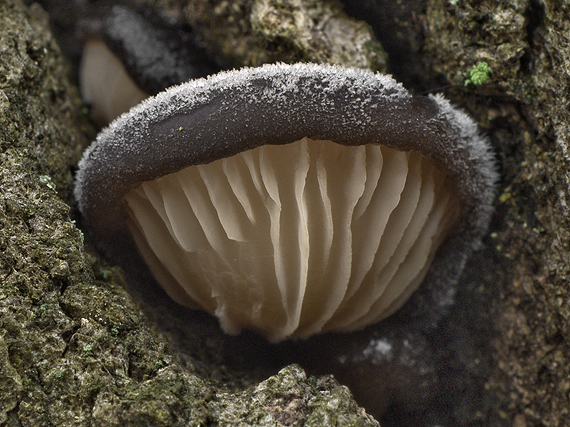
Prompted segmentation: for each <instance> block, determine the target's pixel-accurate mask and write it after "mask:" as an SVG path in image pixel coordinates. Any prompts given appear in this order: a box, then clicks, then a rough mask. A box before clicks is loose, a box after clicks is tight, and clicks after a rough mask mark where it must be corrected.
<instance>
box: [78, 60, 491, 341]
mask: <svg viewBox="0 0 570 427" xmlns="http://www.w3.org/2000/svg"><path fill="white" fill-rule="evenodd" d="M494 179H495V172H494V169H493V161H492V157H491V155H490V154H489V149H488V146H487V143H486V140H485V139H484V138H482V137H481V136H480V135H479V133H478V132H477V128H476V126H475V124H474V123H473V122H472V121H471V120H470V119H468V118H467V116H466V115H465V114H463V113H462V112H460V111H458V110H456V109H454V108H452V107H451V106H450V105H449V103H448V102H447V101H445V100H444V99H443V98H442V97H440V96H430V97H413V96H411V95H410V94H409V93H408V92H407V91H405V89H403V88H402V87H401V86H400V85H399V84H398V83H396V82H395V81H394V80H393V79H392V78H390V77H387V76H383V75H379V74H373V73H371V72H367V71H361V70H355V69H345V68H341V67H338V66H327V65H314V64H296V65H283V64H280V65H267V66H264V67H261V68H246V69H242V70H238V71H230V72H224V73H220V74H217V75H215V76H212V77H210V78H208V79H200V80H194V81H191V82H189V83H186V84H183V85H180V86H176V87H173V88H170V89H168V90H167V91H165V92H163V93H160V94H159V95H157V96H156V97H154V98H151V99H149V100H146V101H143V102H142V103H141V104H140V105H138V106H136V107H134V108H133V109H132V110H131V111H130V112H129V113H128V114H126V115H123V116H121V117H120V118H119V119H117V120H116V121H115V122H113V123H112V124H111V125H110V127H109V128H107V129H105V130H104V131H102V132H101V134H100V135H99V136H98V138H97V140H96V141H95V142H94V143H93V145H92V146H91V147H90V148H89V149H88V150H87V152H86V153H85V155H84V157H83V160H82V161H81V163H80V170H79V172H78V176H77V186H76V198H77V200H78V203H79V207H80V210H81V211H82V213H83V215H84V217H85V221H86V224H87V225H88V226H89V227H90V228H91V229H92V231H93V233H94V234H95V236H96V239H97V241H98V242H99V243H100V244H101V245H102V246H104V247H108V248H109V247H112V246H113V245H115V244H116V243H117V242H116V239H117V236H118V235H120V233H121V231H122V230H123V229H124V228H125V227H128V229H129V230H130V232H131V233H132V236H133V237H134V240H135V242H136V244H137V246H138V248H139V250H140V252H141V254H142V256H143V257H144V258H145V260H146V262H147V263H148V265H149V267H150V269H151V270H152V272H153V273H154V275H155V277H156V279H157V280H158V282H159V283H160V284H161V285H162V286H163V287H164V289H165V290H166V292H167V293H169V294H170V295H171V296H172V297H173V298H174V299H175V300H177V301H178V302H180V303H182V304H184V305H188V306H191V307H200V308H203V309H205V310H207V311H209V312H210V313H213V314H215V315H216V316H217V317H218V318H219V320H220V323H221V325H222V328H224V330H226V331H227V332H229V333H238V332H239V331H240V330H241V329H242V328H251V329H255V330H258V331H261V332H263V333H265V334H266V335H267V336H268V337H269V338H270V339H271V340H273V341H279V340H283V339H286V338H290V337H307V336H309V335H312V334H314V333H318V332H323V331H331V330H336V331H350V330H354V329H359V328H362V327H364V326H366V325H369V324H371V323H375V322H378V321H379V320H381V319H382V318H384V317H386V316H388V315H390V314H391V313H393V312H394V311H395V310H397V309H398V308H399V307H400V306H401V305H402V304H403V303H404V302H405V301H406V299H407V298H408V297H409V296H410V295H411V294H412V293H413V292H414V290H415V289H416V288H417V287H418V286H419V285H420V284H421V282H422V280H423V279H424V277H425V276H426V274H427V272H428V270H429V268H430V265H431V262H432V260H433V258H434V257H436V256H437V251H438V248H439V247H440V245H442V244H444V245H446V244H450V243H449V242H451V244H452V245H453V247H457V248H460V249H461V253H458V254H457V253H456V254H453V256H452V257H451V258H452V259H451V262H453V263H456V264H457V263H459V264H460V265H459V270H460V269H461V266H462V264H463V262H464V260H465V257H466V256H467V254H468V253H469V252H470V251H471V250H472V249H473V248H474V247H475V246H476V245H477V244H478V242H479V240H480V237H481V235H482V233H483V232H484V230H485V229H486V227H487V224H488V221H489V215H490V202H491V198H492V195H493V182H494ZM450 271H453V272H454V273H453V274H450V277H448V278H446V277H442V276H441V275H436V276H435V277H437V280H438V281H440V282H445V283H443V284H441V283H440V284H439V285H438V286H448V285H451V284H452V282H454V281H455V280H456V278H457V274H456V272H457V271H458V268H457V267H454V268H452V269H450Z"/></svg>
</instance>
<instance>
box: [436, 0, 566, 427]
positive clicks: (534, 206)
mask: <svg viewBox="0 0 570 427" xmlns="http://www.w3.org/2000/svg"><path fill="white" fill-rule="evenodd" d="M427 31H428V32H427V36H428V37H427V43H426V45H425V49H426V61H427V62H428V63H429V64H430V65H431V67H432V68H433V69H434V70H436V71H437V72H440V73H442V74H443V75H444V77H445V79H446V80H447V81H448V82H451V83H455V84H458V85H462V84H464V82H465V79H466V78H469V76H468V74H467V73H469V71H470V70H471V69H472V67H473V66H476V65H477V63H480V62H482V61H485V62H487V63H488V65H489V66H490V68H491V70H492V75H491V76H490V77H491V79H490V80H489V82H488V83H486V84H483V85H481V86H479V87H474V86H473V85H470V86H467V89H469V90H468V93H469V94H470V95H471V94H472V95H473V96H470V97H469V98H468V102H469V104H470V105H471V106H473V109H474V110H475V109H476V111H477V112H478V114H479V117H480V122H481V124H482V125H483V126H484V127H485V128H486V129H487V130H488V132H489V134H490V135H491V136H492V138H493V140H494V141H495V143H496V146H497V151H498V153H499V156H500V160H501V164H502V173H503V185H502V190H501V194H500V196H499V198H498V200H497V221H496V226H495V230H494V233H493V234H492V235H491V239H490V244H493V245H494V246H495V248H496V253H497V255H498V257H499V259H500V261H501V262H500V264H499V268H500V275H499V277H498V278H497V279H498V280H497V281H496V282H495V281H487V282H486V283H485V286H486V287H488V288H494V289H495V291H494V292H496V296H493V309H494V311H493V318H494V320H493V322H494V323H495V328H496V337H495V339H494V340H493V352H494V355H493V368H494V371H493V374H492V376H491V379H490V381H489V382H488V385H487V387H488V389H489V391H490V392H492V393H498V397H499V399H498V402H497V407H496V410H497V411H498V414H499V415H500V416H501V417H502V418H504V420H505V424H506V425H515V426H518V427H522V426H527V427H530V426H563V425H567V423H568V420H569V419H570V286H569V283H570V262H569V261H570V252H569V249H570V220H569V218H570V212H569V206H568V202H569V197H570V187H569V178H570V175H569V173H570V172H569V170H570V169H569V165H570V157H569V156H570V154H569V144H570V5H568V3H567V2H562V1H556V0H553V1H546V0H542V1H538V0H537V1H534V0H531V1H526V0H519V1H511V2H495V1H462V0H460V1H458V2H452V1H450V2H442V1H432V2H430V3H429V5H428V9H427Z"/></svg>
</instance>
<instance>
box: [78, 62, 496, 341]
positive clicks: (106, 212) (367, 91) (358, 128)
mask: <svg viewBox="0 0 570 427" xmlns="http://www.w3.org/2000/svg"><path fill="white" fill-rule="evenodd" d="M303 138H309V139H312V140H318V141H324V140H330V141H334V142H336V143H338V144H342V145H346V146H359V145H365V144H373V145H382V146H386V147H389V148H392V149H395V150H398V151H412V152H417V153H420V154H421V155H422V156H424V157H425V158H427V159H429V160H430V161H431V162H432V163H433V164H434V165H435V167H436V168H437V169H439V170H440V171H442V172H443V173H444V174H445V175H446V176H447V177H448V181H449V182H450V183H451V186H452V187H453V194H454V197H455V199H456V201H457V206H458V207H459V210H460V215H459V220H458V221H456V225H455V227H454V229H453V230H452V231H451V232H450V234H449V237H448V241H449V242H451V244H450V245H451V247H453V248H454V250H456V249H458V250H461V254H453V262H454V263H455V264H457V265H456V266H454V267H453V268H449V269H448V270H449V271H450V272H451V273H450V276H451V277H450V278H449V279H446V278H442V277H441V275H437V274H436V275H435V276H434V277H435V279H436V280H437V281H440V282H441V281H443V282H446V281H451V282H453V281H455V280H456V278H457V275H458V272H459V271H460V270H461V268H462V266H463V263H464V260H465V257H466V256H467V255H468V253H469V252H470V251H472V250H473V248H475V247H476V246H477V245H478V244H479V242H480V238H481V236H482V234H483V233H484V232H485V230H486V228H487V226H488V223H489V219H490V214H491V201H492V198H493V195H494V190H493V188H494V182H495V180H496V172H495V167H494V160H493V157H492V155H491V153H490V151H489V146H488V141H487V140H486V139H485V138H484V137H482V136H481V135H480V134H479V132H478V130H477V127H476V125H475V124H474V123H473V122H472V121H471V120H470V119H469V118H468V117H467V116H466V115H465V114H464V113H463V112H461V111H459V110H457V109H455V108H453V107H452V106H451V105H450V104H449V103H448V101H446V100H445V99H444V98H443V97H442V96H439V95H436V96H428V97H424V96H412V95H410V94H409V93H408V92H407V91H406V90H405V89H404V88H403V87H402V86H401V85H400V84H398V83H397V82H395V81H394V80H393V79H392V78H391V77H389V76H385V75H380V74H374V73H371V72H368V71H363V70H356V69H346V68H342V67H339V66H330V65H316V64H295V65H285V64H276V65H266V66H263V67H260V68H244V69H241V70H237V71H229V72H222V73H219V74H217V75H214V76H211V77H209V78H206V79H199V80H194V81H190V82H188V83H185V84H182V85H180V86H176V87H172V88H170V89H168V90H166V91H165V92H162V93H160V94H158V95H157V96H155V97H153V98H150V99H148V100H145V101H143V102H142V103H141V104H139V105H137V106H136V107H134V108H133V109H132V110H131V111H130V112H128V113H127V114H124V115H122V116H121V117H119V118H118V119H117V120H115V121H114V122H113V123H112V124H111V125H110V126H109V127H108V128H107V129H105V130H103V131H102V132H101V133H100V134H99V136H98V137H97V140H96V141H95V142H94V143H93V144H92V145H91V146H90V147H89V148H88V150H87V151H86V152H85V154H84V156H83V159H82V160H81V162H80V164H79V171H78V173H77V181H76V188H75V196H76V199H77V201H78V204H79V209H80V211H81V212H82V214H83V217H84V220H85V223H86V225H87V226H88V227H89V229H90V230H91V231H92V232H93V234H94V236H95V238H96V240H97V241H98V242H99V244H100V245H102V246H105V245H113V243H114V242H113V240H114V238H115V237H114V235H115V233H116V232H119V231H120V230H122V229H123V228H124V227H125V220H126V215H127V214H126V210H125V201H124V197H125V195H126V194H127V193H129V192H131V191H132V190H134V189H135V188H137V187H138V186H140V185H141V183H143V182H145V181H152V180H155V179H157V178H160V177H163V176H165V175H168V174H172V173H174V172H178V171H181V170H182V169H185V168H187V167H188V166H191V165H203V164H209V163H211V162H214V161H216V160H218V159H223V158H229V157H231V156H234V155H236V154H237V153H242V152H245V151H247V150H251V149H254V148H256V147H260V146H263V145H266V144H271V145H282V144H288V143H292V142H294V141H299V140H302V139H303ZM290 168H291V170H292V171H293V170H295V164H291V165H290ZM437 264H438V265H439V264H441V261H438V262H437ZM432 276H433V274H432ZM428 277H430V274H428ZM245 326H246V327H247V326H248V325H245ZM228 329H230V330H231V327H228ZM269 335H270V334H269ZM284 337H286V336H282V335H276V336H273V337H272V338H273V339H277V340H278V339H283V338H284Z"/></svg>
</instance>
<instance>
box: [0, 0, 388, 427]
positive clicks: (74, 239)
mask: <svg viewBox="0 0 570 427" xmlns="http://www.w3.org/2000/svg"><path fill="white" fill-rule="evenodd" d="M0 16H1V17H2V19H1V20H0V34H1V36H0V44H1V45H2V49H1V50H0V82H1V85H0V86H1V88H2V89H1V90H0V182H1V185H0V424H2V425H5V424H8V425H30V426H31V425H33V426H51V425H58V426H72V425H73V426H88V425H109V426H115V425H116V426H119V425H120V426H140V425H155V426H165V427H166V426H172V425H204V424H206V423H207V422H215V421H213V420H217V419H218V418H221V417H227V418H231V419H232V420H235V422H236V424H239V422H248V423H249V424H251V425H253V424H257V425H279V424H278V421H277V420H276V418H275V417H273V415H272V414H274V413H275V411H269V410H268V409H266V408H265V407H264V406H261V405H259V404H258V403H256V402H257V401H256V400H253V399H252V398H251V396H250V395H247V394H240V393H232V392H228V391H227V390H224V391H219V389H218V387H217V386H215V385H214V384H213V383H212V382H210V381H208V380H206V379H203V378H200V377H199V376H197V375H195V374H194V373H192V372H191V371H192V368H191V367H190V368H186V367H183V366H182V364H181V363H180V362H178V361H177V359H176V358H175V357H174V356H173V355H172V353H171V352H170V350H169V349H168V345H167V344H166V341H165V340H164V339H163V338H161V336H160V335H159V333H158V332H157V331H156V330H155V329H154V328H153V327H152V326H151V325H150V324H149V322H148V320H146V319H145V318H144V316H142V315H141V311H140V308H139V307H138V306H137V305H136V304H135V303H134V302H133V301H132V299H131V298H130V297H129V295H128V294H127V293H126V292H125V290H124V289H123V286H122V284H123V280H122V278H121V277H122V275H121V273H120V271H119V270H117V269H114V268H109V267H108V266H103V265H102V264H101V263H100V261H97V259H96V258H95V257H94V256H93V255H90V254H89V253H87V252H86V251H85V248H84V245H83V235H82V233H81V231H80V230H79V229H78V228H77V227H76V226H75V223H74V221H72V220H71V219H70V217H69V211H70V207H69V205H67V204H66V203H64V201H63V200H66V201H68V202H69V203H70V204H71V203H73V202H72V197H71V185H72V177H71V173H70V170H71V167H72V165H73V164H75V163H76V162H77V160H78V158H79V153H80V150H81V148H82V146H84V145H86V139H85V137H84V136H83V133H82V130H83V129H88V126H87V125H85V119H84V117H83V116H78V114H77V112H78V111H81V108H80V102H79V100H78V97H77V91H76V89H73V87H72V86H70V85H69V84H68V82H67V79H66V78H65V75H66V73H67V68H66V66H65V65H64V62H63V60H62V58H61V56H60V54H59V50H58V48H57V47H56V45H55V43H54V41H53V40H52V38H51V36H50V33H49V30H48V29H47V25H46V21H47V17H46V15H45V13H44V12H43V11H42V10H41V9H40V8H38V7H37V6H34V7H32V8H30V9H27V8H25V7H23V6H22V4H21V2H20V1H16V0H6V1H3V2H1V3H0ZM62 199H63V200H62ZM288 372H292V373H290V374H289V375H288V376H287V373H288ZM283 376H284V377H287V378H291V380H290V383H291V388H290V390H288V392H289V394H287V393H285V392H284V391H283V390H282V388H281V389H279V387H275V388H274V387H270V388H265V389H260V390H258V391H257V393H258V394H257V397H264V398H265V399H266V400H267V401H272V402H279V398H283V399H284V400H283V401H284V402H286V401H287V399H288V398H290V396H293V395H295V396H298V397H299V398H300V399H302V400H303V401H304V402H307V405H306V407H307V408H308V409H307V412H306V413H307V417H308V418H310V417H311V416H320V415H319V414H322V416H323V417H326V416H327V413H328V412H330V408H331V407H333V408H340V409H339V410H340V413H339V414H338V418H337V419H338V420H339V423H341V422H342V424H343V425H347V424H345V423H344V419H345V418H344V417H346V420H348V421H347V423H348V424H350V423H352V425H370V426H374V425H377V423H376V422H375V421H374V420H372V419H370V417H368V416H366V415H365V414H364V413H363V412H362V410H361V409H359V408H358V407H357V406H356V405H355V404H354V402H353V400H351V398H350V396H349V394H348V392H347V390H346V389H345V388H343V387H340V386H339V385H338V384H337V383H335V382H327V381H323V380H316V379H313V378H306V377H304V376H303V375H301V374H300V373H299V370H298V369H296V368H289V370H286V371H284V373H283ZM284 377H277V378H284ZM315 382H316V385H315ZM331 405H332V406H331ZM277 406H278V404H276V405H274V407H277ZM253 413H255V414H256V417H255V418H254V417H250V415H251V414H253ZM333 415H334V414H331V415H330V416H331V417H332V416H333ZM334 416H336V415H334ZM315 425H317V424H316V423H315Z"/></svg>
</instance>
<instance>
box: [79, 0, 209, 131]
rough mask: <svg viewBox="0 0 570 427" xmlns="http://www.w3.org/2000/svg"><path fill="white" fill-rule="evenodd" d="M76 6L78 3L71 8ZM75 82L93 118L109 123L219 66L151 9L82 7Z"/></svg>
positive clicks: (190, 39)
mask: <svg viewBox="0 0 570 427" xmlns="http://www.w3.org/2000/svg"><path fill="white" fill-rule="evenodd" d="M75 7H78V6H75ZM84 8H86V9H87V10H85V11H83V12H82V13H81V14H80V16H82V17H81V19H79V23H78V24H77V26H78V32H79V33H80V34H81V39H82V45H83V48H82V55H81V64H80V69H79V80H80V86H81V93H82V96H83V100H84V101H85V102H86V103H87V104H89V105H91V106H92V110H91V114H92V116H93V118H94V120H95V121H96V122H97V123H99V124H101V125H107V124H109V122H111V121H112V120H113V119H114V118H116V117H117V116H119V115H120V114H122V113H124V112H126V111H128V110H129V109H130V108H131V107H133V106H135V105H136V104H138V103H139V102H140V101H142V100H143V99H145V98H147V97H148V96H149V95H155V94H157V93H158V92H160V91H162V90H164V89H166V88H167V87H168V86H171V85H173V84H179V83H183V82H185V81H188V80H190V79H193V78H197V77H204V76H206V75H208V74H211V73H213V72H214V71H217V70H218V69H219V68H218V67H217V66H216V65H215V64H214V63H213V61H211V60H210V59H209V58H208V57H207V55H206V52H205V51H204V50H203V49H202V48H201V47H199V46H198V44H197V43H196V41H195V40H194V39H193V38H192V35H191V34H190V33H188V30H187V29H182V28H180V26H179V25H177V24H176V23H173V22H168V21H167V20H166V19H165V18H163V17H161V16H160V15H159V14H157V13H156V12H155V11H154V10H152V9H148V8H143V7H139V8H138V9H133V7H127V6H126V5H113V6H109V5H108V4H105V3H103V4H102V5H100V6H99V5H89V7H87V6H84Z"/></svg>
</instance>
